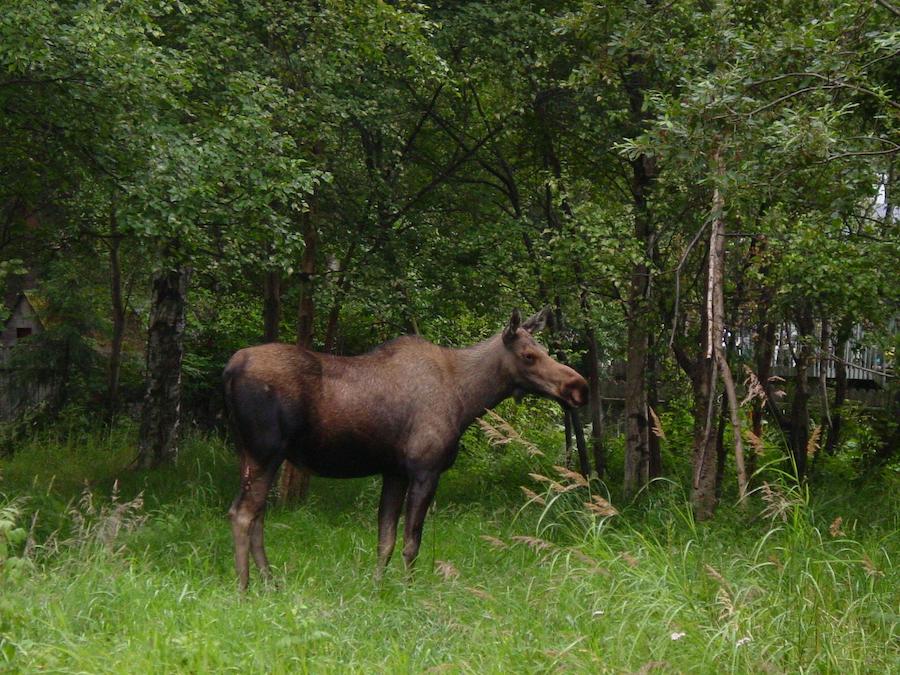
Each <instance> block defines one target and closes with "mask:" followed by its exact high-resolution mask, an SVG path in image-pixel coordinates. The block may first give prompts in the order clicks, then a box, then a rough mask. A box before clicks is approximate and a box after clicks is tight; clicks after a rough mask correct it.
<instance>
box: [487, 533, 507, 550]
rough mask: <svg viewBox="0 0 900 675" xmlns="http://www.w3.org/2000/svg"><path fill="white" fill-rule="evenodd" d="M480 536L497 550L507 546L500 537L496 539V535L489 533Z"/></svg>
mask: <svg viewBox="0 0 900 675" xmlns="http://www.w3.org/2000/svg"><path fill="white" fill-rule="evenodd" d="M481 538H482V539H484V540H485V541H486V542H487V543H489V544H490V545H491V546H493V547H494V548H495V549H497V550H498V551H502V550H503V549H507V548H509V545H508V544H507V543H506V542H505V541H503V540H502V539H497V537H492V536H491V535H489V534H482V535H481Z"/></svg>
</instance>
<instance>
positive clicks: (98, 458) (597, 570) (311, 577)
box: [0, 429, 900, 673]
mask: <svg viewBox="0 0 900 675" xmlns="http://www.w3.org/2000/svg"><path fill="white" fill-rule="evenodd" d="M132 442H133V435H132V433H131V432H130V431H129V430H127V429H125V430H117V431H114V432H111V433H108V434H105V435H103V436H100V435H97V434H94V435H72V436H65V437H53V436H42V437H37V438H35V439H34V440H33V441H32V442H31V443H29V444H27V446H25V447H22V448H20V449H19V451H18V452H17V454H16V455H14V456H13V457H12V458H7V459H3V460H0V472H2V479H0V507H2V506H3V505H4V504H5V505H7V506H8V505H9V504H10V502H12V507H11V509H10V510H11V511H12V512H14V513H15V516H16V520H17V522H16V525H17V526H21V527H24V528H25V529H28V528H29V526H30V524H31V522H32V517H33V514H34V513H35V512H37V520H36V521H35V525H34V536H33V539H34V540H35V542H36V544H37V545H36V546H35V547H34V548H33V549H32V550H31V551H30V552H29V555H28V560H29V561H30V562H28V563H25V564H23V565H11V564H10V559H7V560H6V563H5V564H4V566H3V567H2V568H0V589H2V593H0V671H9V672H35V671H52V672H90V673H103V672H116V673H120V672H141V673H145V672H147V673H156V672H159V673H164V672H165V673H168V672H198V673H199V672H219V671H242V672H273V673H280V672H292V673H293V672H314V673H321V672H365V673H371V672H423V671H428V670H431V671H433V672H438V671H447V672H477V673H483V672H486V673H501V672H503V673H506V672H552V671H556V670H569V671H574V672H630V671H638V670H640V669H642V668H644V669H645V672H647V671H648V669H651V668H653V667H656V668H658V672H704V673H718V672H726V671H734V672H840V673H853V672H867V673H887V672H891V671H895V672H896V671H897V670H898V668H900V661H898V658H900V656H898V655H900V643H898V620H900V616H898V602H900V596H898V591H897V589H898V588H900V578H898V576H900V575H898V573H897V567H896V565H895V560H896V558H897V554H898V535H897V532H898V528H900V506H898V500H897V499H896V496H895V495H896V488H897V487H898V486H897V483H896V478H886V480H889V481H891V480H892V481H893V483H887V484H885V483H877V484H869V485H868V486H867V487H865V488H863V489H856V488H852V489H851V488H849V487H848V486H846V485H844V486H841V487H842V488H843V493H842V494H835V493H834V492H829V491H828V490H824V489H823V490H816V491H814V493H815V494H819V493H820V492H821V493H823V494H827V495H828V496H827V498H817V499H809V498H807V497H806V496H805V495H804V493H802V492H800V491H796V490H795V491H793V492H790V491H784V490H782V491H780V492H777V493H776V494H775V496H774V497H773V499H776V500H777V499H780V500H782V501H781V502H779V504H780V505H781V506H782V507H783V518H784V519H782V516H776V517H774V518H764V517H760V516H759V512H760V511H761V509H762V507H763V506H764V505H765V504H764V503H763V502H762V501H761V500H759V499H755V500H754V502H753V504H752V505H751V507H750V508H749V509H748V510H747V512H741V511H739V510H736V509H733V508H722V509H721V510H720V513H719V516H718V517H717V519H716V520H715V521H714V522H712V523H709V524H696V523H694V522H693V521H692V519H691V517H690V514H689V511H688V510H687V509H686V507H685V506H684V499H683V496H682V494H681V489H680V488H679V487H677V486H674V485H673V484H670V483H661V484H658V485H655V486H654V487H653V489H652V490H651V491H650V492H649V494H647V495H644V496H642V498H641V499H640V500H639V501H638V503H636V504H634V505H631V506H629V507H627V508H624V509H622V512H621V513H620V514H619V515H617V516H613V517H611V518H605V519H604V518H596V517H593V516H589V515H588V514H587V512H586V511H585V509H584V508H583V503H584V501H585V499H587V495H586V493H585V491H584V489H583V488H580V489H576V490H571V491H567V492H565V493H563V494H559V493H556V492H554V491H553V490H552V489H550V490H548V491H547V493H546V494H545V495H544V498H545V499H546V500H547V502H548V505H547V506H541V505H539V504H531V505H528V506H524V502H525V499H524V497H523V496H522V495H521V492H519V489H518V485H519V484H522V483H526V482H527V483H529V484H530V485H531V487H532V488H534V489H535V490H537V491H539V492H540V491H541V490H540V488H539V484H535V483H533V482H531V481H530V480H529V479H528V478H527V473H528V471H535V470H537V471H542V472H544V473H549V464H548V463H546V462H545V463H544V464H543V465H541V466H539V465H536V464H534V460H529V459H527V458H525V457H524V455H523V454H517V453H516V451H515V450H511V451H504V452H505V454H503V453H501V454H494V455H491V456H489V457H486V456H484V455H481V454H478V453H474V455H473V456H468V457H467V456H463V457H461V458H460V461H459V463H458V466H457V467H456V468H454V469H452V470H451V471H450V472H449V473H448V474H446V475H445V477H444V479H443V482H442V484H441V488H440V490H439V493H438V498H437V503H436V507H435V509H434V510H433V512H432V513H430V514H429V517H428V520H427V521H426V532H425V538H424V541H423V545H422V550H421V553H420V559H419V568H418V571H417V574H416V575H415V578H414V579H413V580H412V581H411V582H409V583H408V582H407V581H406V580H405V578H404V575H403V573H402V569H401V565H400V561H399V560H398V559H396V558H395V560H394V561H393V562H392V565H391V568H390V569H389V572H388V574H387V577H386V579H385V581H384V583H383V584H382V585H381V586H380V587H379V586H376V585H375V584H374V583H373V581H372V578H371V576H372V571H373V569H374V558H375V551H374V544H375V511H376V506H377V498H378V484H377V481H374V480H358V481H326V480H315V481H314V482H313V491H312V494H311V498H310V500H309V502H308V503H307V504H305V505H304V506H302V507H300V508H299V509H296V510H284V509H273V510H271V511H270V514H269V518H268V521H267V526H266V535H267V546H268V550H269V556H270V558H271V559H272V562H273V564H274V566H275V568H276V576H277V578H278V580H279V584H280V588H279V589H277V590H276V589H267V588H265V587H263V586H262V585H261V584H260V583H259V580H258V578H257V577H256V576H255V575H254V576H253V577H252V578H251V591H250V593H249V594H248V595H247V596H246V597H244V598H241V597H239V596H238V594H237V592H236V590H235V586H236V584H235V578H234V572H233V569H232V558H231V541H230V533H229V527H228V522H227V519H226V518H225V511H226V510H227V507H228V504H229V503H230V501H231V499H232V497H233V492H234V488H235V486H236V482H237V479H236V470H235V460H234V458H233V456H232V454H231V452H230V450H229V449H228V448H227V447H226V446H225V444H224V443H223V442H221V441H219V440H217V439H210V438H204V437H202V436H199V435H195V436H191V437H190V438H189V439H188V440H187V441H186V443H185V445H184V447H183V449H182V454H181V458H180V462H179V466H178V467H174V468H167V469H162V470H159V471H155V472H147V473H139V474H135V473H129V472H126V471H124V470H122V467H124V466H126V465H127V463H128V461H129V460H130V459H131V455H132V453H133V445H132ZM479 452H480V451H479ZM492 464H493V465H494V467H495V470H494V471H492V472H490V473H488V472H487V467H489V466H491V465H492ZM116 476H118V478H119V479H120V483H119V487H118V490H119V492H118V495H117V496H116V498H115V500H111V493H112V491H113V480H114V478H115V477H116ZM557 478H558V477H557ZM86 482H87V484H88V486H89V488H90V490H91V491H92V492H93V495H94V497H93V501H92V502H91V503H90V504H88V503H87V502H85V501H81V502H79V498H80V496H81V494H82V490H83V488H84V485H85V483H86ZM139 492H143V496H144V503H143V505H142V506H140V508H138V505H137V504H132V505H131V506H133V508H130V507H129V506H128V505H129V503H130V500H133V499H134V497H135V496H136V495H137V494H138V493H139ZM542 494H543V493H542ZM13 500H15V501H13ZM117 505H118V508H117ZM617 506H620V508H621V505H618V504H617ZM838 515H842V516H843V517H844V521H843V524H842V525H841V528H840V529H841V530H842V533H838V534H836V536H832V535H831V533H830V532H829V525H830V524H831V523H832V522H833V520H834V518H835V517H836V516H838ZM114 526H118V527H119V528H120V530H119V532H118V534H117V535H116V536H115V537H113V535H112V532H113V529H114ZM482 536H488V537H495V538H497V539H499V540H500V541H499V542H496V541H494V542H492V541H488V540H486V539H483V538H482ZM515 537H523V538H524V539H514V538H515ZM22 546H23V545H22V544H19V545H18V548H17V549H13V550H12V551H11V552H12V553H15V554H16V555H18V556H19V557H20V558H21V557H23V556H24V553H23V551H22ZM682 634H683V635H682ZM675 637H677V639H673V638H675Z"/></svg>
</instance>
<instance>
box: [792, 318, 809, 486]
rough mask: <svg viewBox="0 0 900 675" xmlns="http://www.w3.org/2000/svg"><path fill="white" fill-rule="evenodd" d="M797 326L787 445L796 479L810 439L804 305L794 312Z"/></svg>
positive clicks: (802, 470)
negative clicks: (797, 340)
mask: <svg viewBox="0 0 900 675" xmlns="http://www.w3.org/2000/svg"><path fill="white" fill-rule="evenodd" d="M797 330H798V333H799V335H798V338H799V342H800V344H799V345H798V347H797V356H796V362H795V368H796V369H795V371H794V372H795V375H794V398H793V401H792V402H791V420H790V446H791V453H792V455H793V458H794V466H795V468H796V470H797V480H803V479H804V477H805V476H806V459H807V458H806V445H807V443H808V442H809V397H810V391H809V378H808V374H807V370H808V369H809V366H810V364H811V363H812V360H813V356H814V350H813V346H812V338H813V330H814V325H813V318H812V310H811V309H810V308H809V307H803V308H801V310H800V311H799V312H798V314H797Z"/></svg>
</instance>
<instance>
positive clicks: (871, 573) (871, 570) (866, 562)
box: [862, 553, 884, 577]
mask: <svg viewBox="0 0 900 675" xmlns="http://www.w3.org/2000/svg"><path fill="white" fill-rule="evenodd" d="M862 566H863V568H864V569H865V570H866V576H867V577H883V576H884V572H882V571H881V570H880V569H878V568H877V567H875V563H873V562H872V559H871V558H870V557H869V555H868V554H867V553H864V554H863V557H862Z"/></svg>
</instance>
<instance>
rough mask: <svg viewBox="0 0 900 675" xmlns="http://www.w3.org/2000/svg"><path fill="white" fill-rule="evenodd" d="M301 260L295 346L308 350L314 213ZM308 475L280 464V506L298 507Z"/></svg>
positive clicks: (308, 216)
mask: <svg viewBox="0 0 900 675" xmlns="http://www.w3.org/2000/svg"><path fill="white" fill-rule="evenodd" d="M303 243H304V244H305V247H304V249H303V260H302V262H301V264H300V306H299V311H298V314H297V344H298V345H300V346H301V347H306V348H307V349H312V346H313V328H314V326H315V303H314V302H313V290H314V287H313V279H314V275H315V273H316V254H317V252H318V247H319V234H318V232H317V230H316V225H315V222H314V218H313V214H312V213H311V212H308V213H305V214H304V216H303ZM309 480H310V473H309V471H307V470H306V469H298V468H297V467H296V466H294V465H293V464H291V463H290V462H285V463H284V464H283V465H282V469H281V477H280V478H279V481H278V497H279V501H280V502H281V503H282V504H298V503H300V502H301V501H302V500H303V499H304V498H305V497H306V493H307V492H308V491H309Z"/></svg>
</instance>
